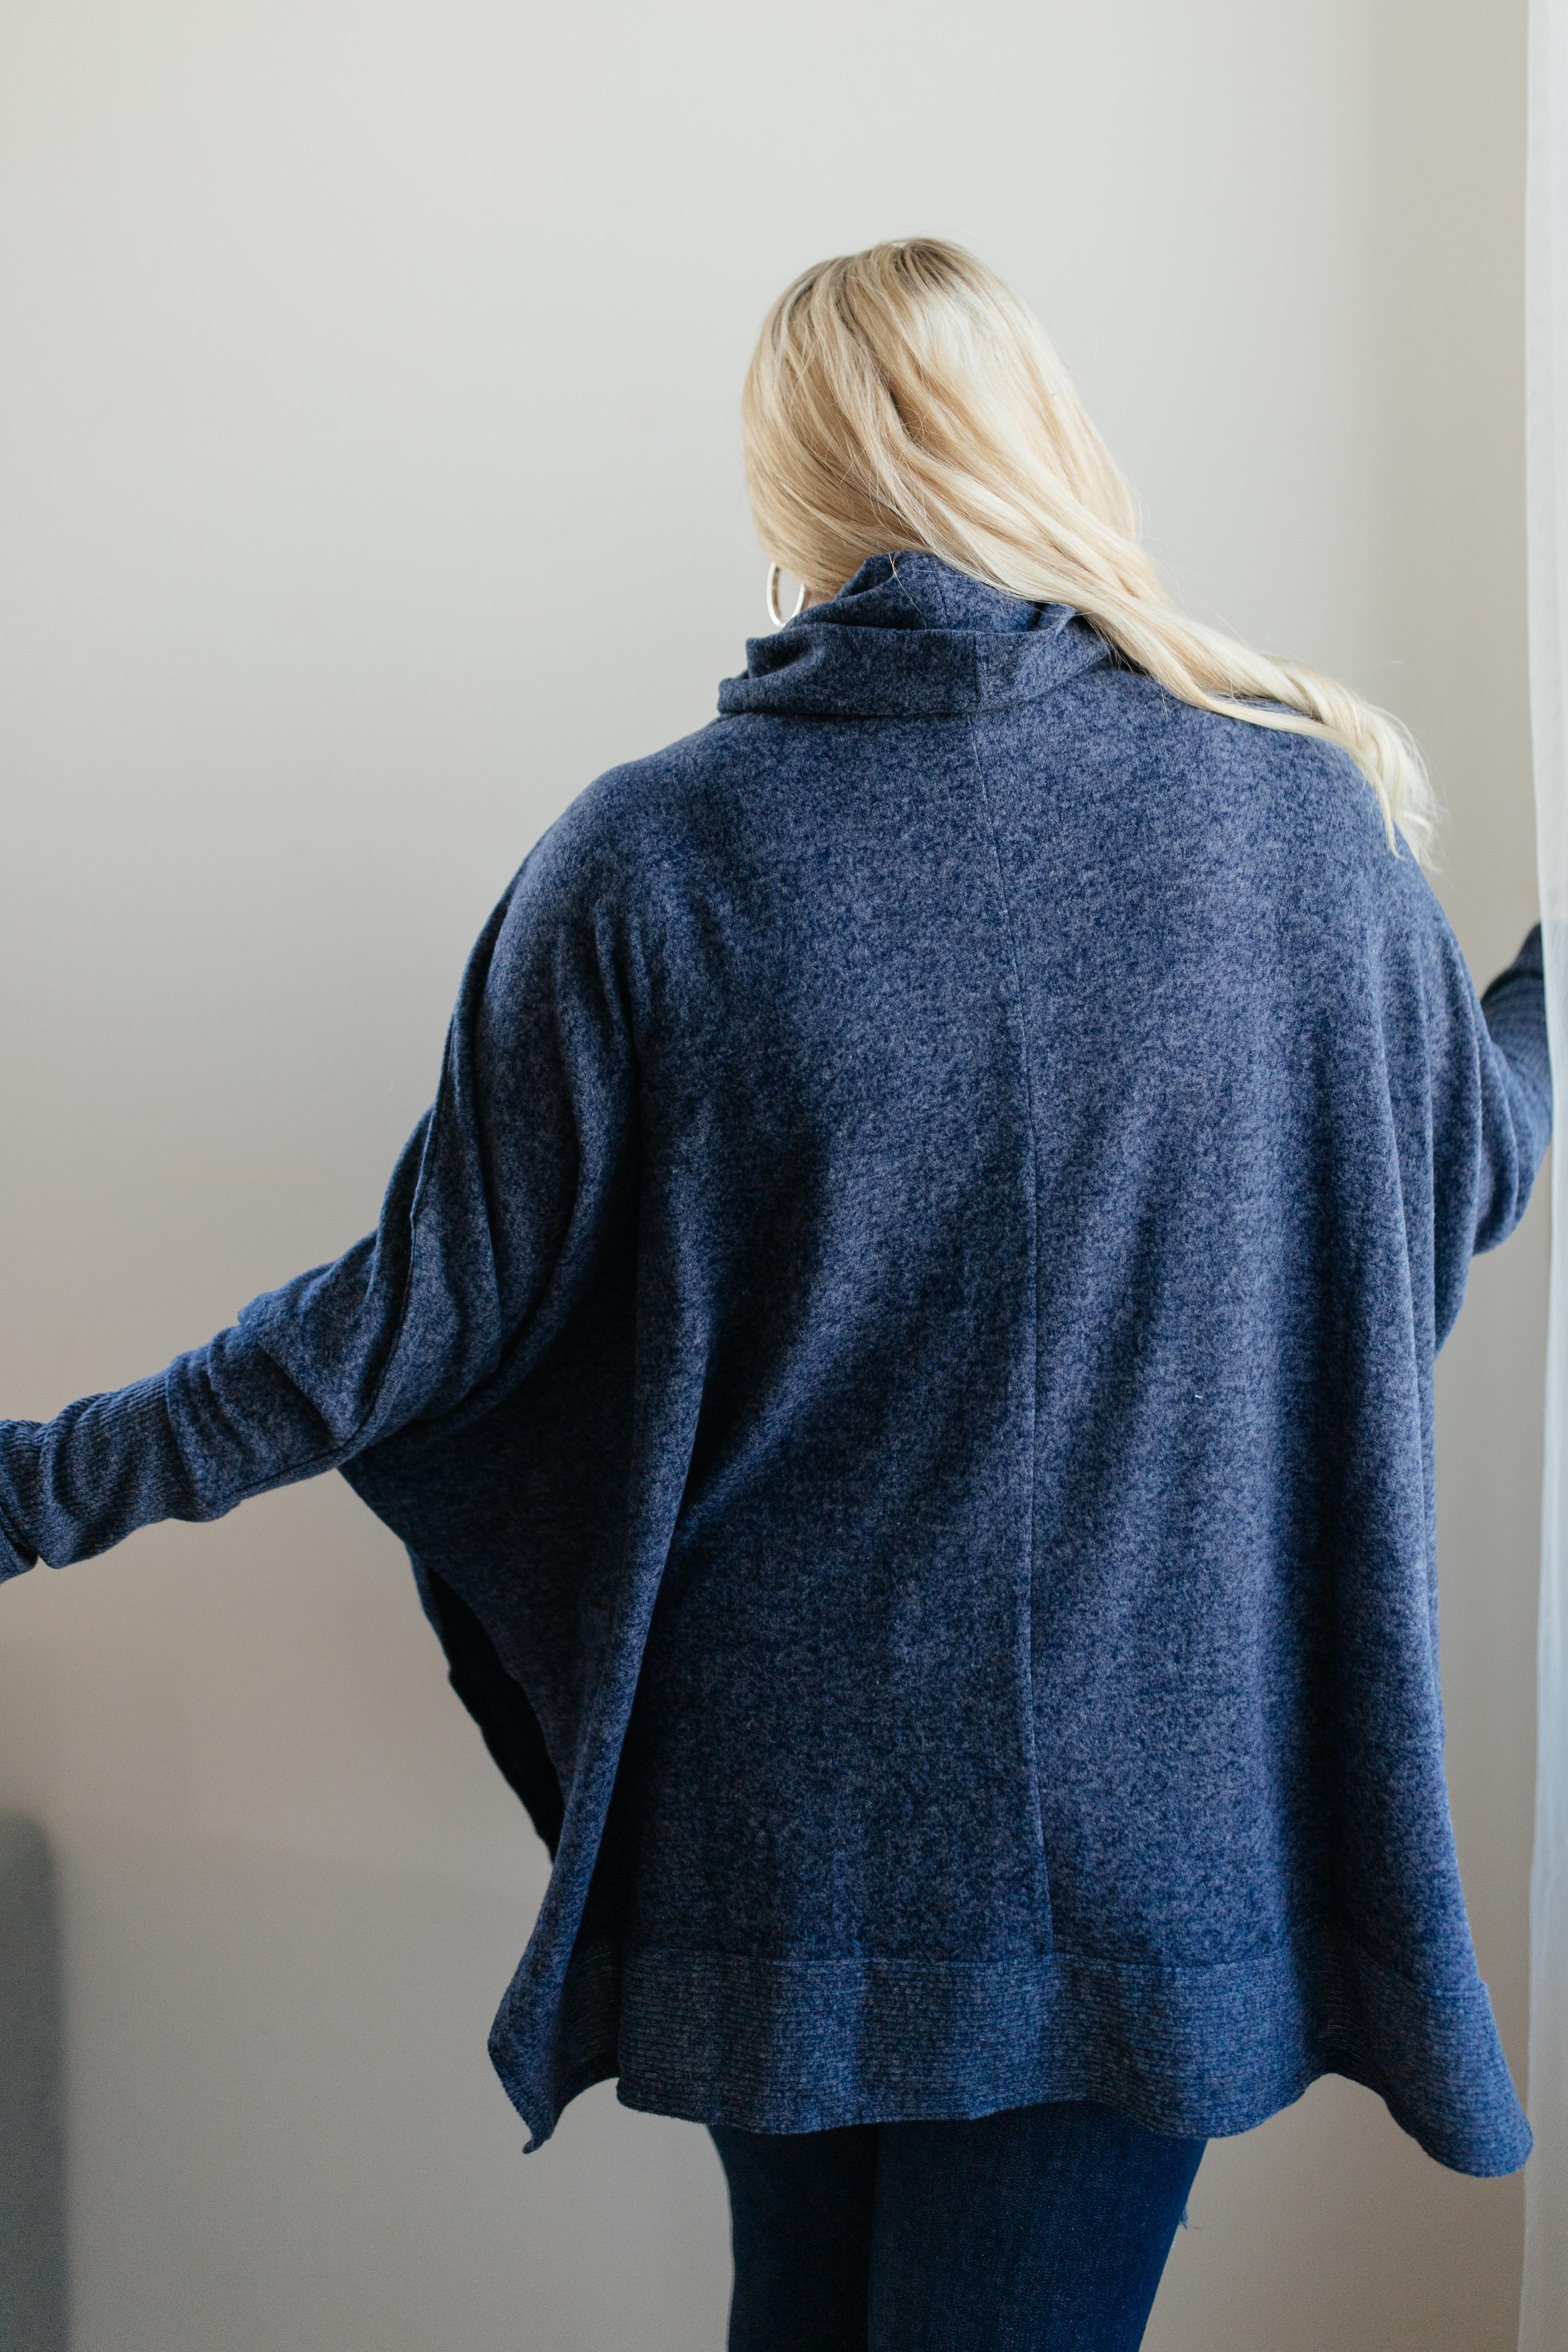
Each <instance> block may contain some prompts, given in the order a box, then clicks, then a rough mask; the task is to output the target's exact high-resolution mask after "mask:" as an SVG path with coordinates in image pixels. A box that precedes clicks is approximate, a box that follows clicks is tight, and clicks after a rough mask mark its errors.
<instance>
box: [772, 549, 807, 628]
mask: <svg viewBox="0 0 1568 2352" xmlns="http://www.w3.org/2000/svg"><path fill="white" fill-rule="evenodd" d="M783 572H784V565H783V564H782V563H770V564H769V566H768V618H769V620H770V621H771V622H772V623H773V626H774V628H775V629H782V628H783V627H784V622H785V620H786V619H788V620H791V621H798V620H799V618H800V616H801V614H802V613H803V612H804V611H805V581H804V580H803V581H802V582H801V583H800V594H799V595H798V596H797V597H796V598H795V611H794V612H793V613H790V614H784V613H781V612H780V611H779V580H780V578H781V576H782V574H783Z"/></svg>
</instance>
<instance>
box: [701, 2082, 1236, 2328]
mask: <svg viewBox="0 0 1568 2352" xmlns="http://www.w3.org/2000/svg"><path fill="white" fill-rule="evenodd" d="M712 2133H713V2139H714V2141H715V2144H716V2145H717V2147H718V2150H719V2155H720V2158H721V2162H722V2164H723V2167H724V2172H725V2177H726V2179H728V2181H729V2184H730V2212H731V2225H732V2231H733V2241H734V2249H735V2294H734V2301H733V2304H732V2305H731V2312H730V2352H1135V2347H1137V2346H1138V2345H1139V2344H1141V2343H1142V2340H1143V2330H1144V2327H1145V2326H1146V2324H1147V2322H1148V2317H1149V2313H1150V2309H1151V2307H1152V2304H1153V2301H1154V2294H1155V2290H1156V2289H1157V2287H1158V2286H1159V2284H1160V2273H1161V2272H1162V2271H1163V2269H1164V2267H1165V2258H1166V2256H1167V2255H1168V2254H1169V2252H1170V2251H1171V2242H1172V2240H1173V2237H1174V2236H1175V2233H1176V2224H1177V2222H1178V2221H1181V2220H1182V2219H1184V2213H1183V2208H1184V2205H1185V2203H1186V2198H1187V2191H1188V2190H1189V2189H1190V2188H1191V2187H1192V2184H1193V2179H1194V2175H1195V2173H1196V2171H1197V2168H1198V2164H1199V2162H1200V2160H1201V2158H1202V2156H1203V2152H1204V2148H1205V2145H1206V2142H1205V2141H1203V2140H1201V2139H1176V2138H1173V2137H1170V2136H1169V2135H1167V2134H1166V2133H1163V2132H1153V2131H1149V2130H1147V2129H1146V2128H1145V2127H1144V2126H1143V2125H1142V2124H1137V2123H1134V2122H1132V2120H1131V2117H1129V2116H1121V2115H1117V2114H1115V2113H1113V2112H1112V2110H1111V2109H1110V2108H1109V2107H1101V2106H1095V2105H1091V2104H1090V2103H1089V2101H1088V2100H1084V2099H1070V2100H1057V2101H1053V2102H1052V2103H1051V2104H1050V2105H1046V2106H1037V2107H1012V2108H1008V2109H1006V2110H1005V2111H1004V2112H1003V2113H1002V2114H1000V2115H992V2116H979V2117H977V2118H976V2119H974V2120H973V2121H972V2122H963V2123H900V2124H851V2125H848V2126H846V2127H844V2128H842V2129H840V2130H837V2131H819V2132H789V2133H780V2132H749V2131H737V2130H735V2129H734V2128H733V2127H732V2126H729V2125H715V2126H713V2127H712Z"/></svg>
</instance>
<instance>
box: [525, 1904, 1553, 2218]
mask: <svg viewBox="0 0 1568 2352" xmlns="http://www.w3.org/2000/svg"><path fill="white" fill-rule="evenodd" d="M528 2022H529V2021H527V2020H526V2018H525V2017H524V2016H520V2015H519V2013H518V2011H517V2009H516V2008H514V2007H513V2006H512V2005H511V2004H510V2003H509V2004H508V2007H507V2008H506V2009H504V2010H503V2011H502V2014H501V2017H500V2018H499V2019H498V2020H497V2025H496V2032H495V2035H494V2036H493V2037H492V2041H491V2052H492V2054H493V2056H494V2058H495V2061H496V2063H497V2066H498V2068H499V2069H500V2074H501V2075H502V2079H503V2080H504V2081H505V2082H506V2083H507V2086H508V2089H509V2090H510V2093H511V2095H512V2097H513V2099H514V2101H515V2102H516V2104H517V2105H518V2106H519V2107H520V2109H521V2112H522V2113H523V2114H524V2116H526V2117H527V2119H528V2120H529V2122H530V2123H531V2126H532V2127H533V2130H534V2133H535V2136H536V2140H538V2141H542V2140H543V2139H545V2138H547V2137H549V2134H550V2131H551V2130H552V2128H553V2126H554V2122H555V2117H556V2115H557V2114H558V2113H559V2111H560V2109H561V2107H563V2106H564V2105H565V2104H566V2102H567V2101H568V2100H569V2099H571V2098H573V2097H574V2096H575V2095H576V2093H577V2092H578V2091H580V2090H583V2089H585V2088H586V2087H587V2085H588V2084H590V2083H593V2082H598V2081H601V2080H603V2079H604V2078H605V2077H606V2076H609V2075H614V2074H618V2075H619V2077H620V2089H619V2096H620V2098H621V2100H622V2102H623V2103H624V2104H625V2105H627V2106H630V2107H638V2108H644V2109H647V2110H648V2111H649V2112H651V2113H653V2114H655V2115H666V2116H684V2117H687V2118H688V2119H689V2120H690V2121H692V2122H695V2123H707V2124H711V2123H724V2124H733V2125H738V2126H742V2128H745V2129H749V2130H752V2131H773V2132H792V2131H820V2130H825V2129H827V2128H830V2127H831V2126H836V2125H840V2124H852V2123H893V2122H901V2121H910V2120H915V2119H925V2120H937V2119H956V2118H958V2117H962V2116H979V2115H988V2114H991V2113H993V2112H994V2111H995V2110H997V2109H999V2108H1003V2107H1015V2106H1030V2105H1035V2104H1037V2102H1040V2101H1044V2100H1047V2099H1095V2100H1098V2101H1100V2103H1101V2104H1102V2105H1107V2106H1110V2107H1115V2108H1119V2109H1120V2110H1121V2112H1122V2113H1123V2114H1126V2115H1130V2116H1133V2117H1134V2118H1135V2119H1136V2120H1137V2121H1138V2122H1140V2123H1142V2124H1146V2125H1148V2126H1150V2127H1151V2128H1152V2129H1153V2130H1156V2131H1163V2132H1173V2133H1178V2134H1181V2135H1182V2136H1183V2137H1192V2138H1203V2139H1209V2138H1218V2137H1226V2135H1228V2134H1231V2133H1234V2132H1243V2131H1250V2130H1251V2129H1252V2127H1253V2126H1255V2125H1257V2124H1260V2123H1262V2122H1263V2121H1264V2120H1265V2119H1266V2118H1267V2117H1268V2116H1271V2115H1274V2114H1276V2113H1277V2112H1278V2110H1279V2108H1281V2107H1285V2106H1289V2105H1290V2104H1291V2102H1292V2101H1293V2100H1296V2099H1298V2098H1300V2095H1301V2094H1302V2092H1303V2091H1305V2090H1306V2089H1307V2087H1308V2085H1309V2084H1310V2083H1312V2082H1314V2081H1315V2080H1316V2079H1317V2077H1318V2076H1319V2075H1321V2074H1345V2075H1349V2076H1350V2077H1351V2078H1352V2080H1353V2081H1356V2082H1360V2083H1363V2084H1367V2085H1368V2087H1369V2088H1371V2089H1372V2090H1373V2091H1376V2092H1377V2093H1378V2094H1379V2095H1381V2096H1382V2097H1383V2099H1384V2101H1385V2103H1386V2105H1387V2106H1388V2108H1389V2111H1390V2113H1391V2114H1392V2115H1393V2116H1394V2120H1395V2121H1396V2122H1397V2123H1399V2124H1400V2125H1402V2126H1403V2127H1404V2128H1405V2130H1406V2131H1407V2132H1409V2133H1410V2134H1411V2136H1412V2137H1413V2138H1415V2140H1417V2141H1418V2142H1419V2144H1420V2145H1421V2147H1424V2148H1425V2149H1426V2152H1427V2154H1428V2155H1430V2156H1432V2157H1435V2158H1436V2160H1437V2162H1438V2163H1439V2164H1444V2165H1447V2166H1449V2167H1450V2168H1452V2169H1453V2170H1455V2171H1457V2172H1466V2173H1472V2174H1478V2175H1480V2176H1483V2177H1486V2176H1492V2175H1496V2174H1499V2173H1506V2172H1514V2171H1517V2170H1518V2168H1519V2167H1520V2166H1521V2164H1522V2163H1523V2162H1524V2159H1525V2158H1526V2156H1527V2155H1528V2154H1529V2152H1530V2146H1531V2137H1530V2126H1529V2125H1528V2124H1527V2123H1526V2122H1525V2119H1524V2116H1523V2113H1522V2111H1521V2107H1520V2104H1519V2100H1518V2098H1517V2096H1516V2095H1515V2093H1514V2088H1513V2084H1512V2082H1511V2080H1510V2076H1509V2072H1508V2067H1507V2063H1506V2062H1505V2061H1504V2058H1503V2054H1502V2050H1501V2046H1500V2042H1499V2041H1498V2036H1497V2029H1496V2026H1495V2024H1494V2022H1493V2020H1492V2013H1491V2004H1490V2002H1489V2000H1488V1997H1487V1990H1486V1987H1485V1985H1484V1984H1483V1983H1482V1982H1481V1981H1480V1979H1479V1978H1474V1979H1471V1981H1470V1982H1469V1984H1468V1986H1461V1987H1459V1988H1458V1989H1455V1990H1442V1991H1434V1990H1431V1989H1429V1988H1424V1987H1421V1986H1418V1985H1415V1984H1413V1983H1411V1982H1409V1981H1408V1980H1407V1979H1405V1978H1403V1977H1400V1976H1398V1975H1396V1974H1394V1972H1393V1971H1392V1970H1390V1969H1386V1968H1384V1966H1382V1964H1381V1963H1379V1962H1378V1961H1377V1960H1375V1959H1373V1958H1372V1957H1371V1956H1370V1955H1369V1954H1367V1953H1366V1952H1364V1951H1363V1950H1362V1949H1361V1948H1360V1947H1359V1946H1357V1945H1356V1944H1354V1943H1353V1942H1352V1940H1351V1939H1349V1938H1348V1937H1343V1936H1339V1935H1335V1934H1333V1933H1331V1932H1329V1931H1313V1933H1312V1935H1311V1936H1310V1937H1309V1938H1308V1939H1306V1940H1305V1941H1302V1942H1298V1943H1296V1944H1294V1945H1292V1946H1291V1947H1290V1948H1289V1950H1285V1951H1280V1952H1276V1953H1273V1954H1270V1955H1268V1956H1265V1957H1264V1958H1258V1959H1251V1960H1246V1961H1239V1962H1237V1963H1234V1964H1232V1965H1228V1966H1225V1967H1219V1968H1199V1969H1194V1968H1151V1967H1142V1966H1138V1965H1132V1964H1127V1963H1120V1962H1116V1961H1110V1960H1101V1959H1095V1958H1089V1957H1087V1956H1085V1955H1082V1954H1074V1953H1058V1954H1056V1955H1055V1956H1053V1957H1047V1958H1038V1959H1020V1960H1006V1961H995V1962H983V1963H978V1964H975V1965H973V1966H961V1965H957V1964H952V1963H945V1962H934V1961H924V1960H918V1959H837V1958H807V1957H801V1958H787V1959H758V1958H748V1957H746V1956H744V1955H741V1954H735V1953H725V1952H683V1951H676V1950H668V1949H663V1948H656V1947H651V1946H647V1945H637V1944H631V1945H618V1944H616V1942H614V1941H613V1940H612V1939H607V1938H606V1939H600V1940H596V1941H595V1943H593V1944H591V1945H589V1946H587V1947H585V1948H580V1949H579V1950H578V1951H577V1952H576V1953H575V1954H574V1958H573V1962H572V1966H571V1968H570V1969H569V1970H568V1972H567V1978H566V1984H565V1987H564V1989H563V1999H562V2002H561V2006H560V2010H559V2012H558V2021H557V2030H556V2032H554V2033H553V2034H552V2035H551V2036H550V2037H549V2038H550V2041H551V2042H552V2047H551V2050H550V2053H549V2056H548V2058H547V2059H546V2060H545V2062H544V2064H543V2066H542V2068H536V2067H535V2066H531V2065H530V2064H529V2063H528V2058H527V2055H526V2053H525V2051H524V2048H523V2047H522V2044H523V2042H525V2041H531V2040H532V2038H533V2037H532V2035H531V2033H529V2032H528ZM520 2028H521V2032H520V2031H519V2029H520ZM541 2074H543V2075H544V2076H545V2078H546V2079H547V2081H548V2089H546V2087H545V2083H544V2082H542V2081H541V2079H540V2077H541Z"/></svg>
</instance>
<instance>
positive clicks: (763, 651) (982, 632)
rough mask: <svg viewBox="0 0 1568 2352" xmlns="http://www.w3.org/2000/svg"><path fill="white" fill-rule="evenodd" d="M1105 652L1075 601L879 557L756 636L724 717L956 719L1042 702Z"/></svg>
mask: <svg viewBox="0 0 1568 2352" xmlns="http://www.w3.org/2000/svg"><path fill="white" fill-rule="evenodd" d="M1108 658H1109V655H1108V649H1107V647H1106V645H1105V642H1104V640H1103V639H1102V638H1101V637H1100V636H1099V635H1097V634H1096V632H1095V631H1094V630H1093V629H1092V628H1090V627H1089V624H1088V622H1086V621H1085V620H1084V619H1083V618H1082V617H1081V616H1080V615H1079V614H1077V613H1075V612H1074V610H1073V608H1072V606H1071V605H1070V604H1027V603H1026V602H1025V601H1024V599H1023V598H1022V597H1018V596H1012V595H1009V594H1008V593H1006V592H1005V590H1004V589H1001V588H992V587H988V586H987V585H986V584H985V583H984V581H980V580H973V579H971V578H970V576H969V574H968V573H967V572H958V571H955V570H954V568H953V566H952V564H951V563H943V562H942V561H941V559H940V557H938V556H934V555H926V554H896V555H873V556H870V557H868V560H867V561H866V562H864V563H863V564H862V565H861V566H860V569H859V571H858V572H857V573H856V574H855V577H854V578H853V579H852V580H849V581H847V582H846V583H845V584H844V586H843V587H842V588H841V589H840V590H839V592H838V593H837V596H835V597H834V598H833V599H832V601H831V602H830V603H828V604H813V605H811V606H810V607H809V609H808V610H807V611H805V612H804V613H803V614H801V615H800V617H799V619H798V620H795V621H789V622H786V624H785V625H784V627H783V628H782V629H780V630H778V631H777V632H776V634H775V635H773V636H768V637H749V638H748V639H747V641H746V668H745V673H744V675H743V676H742V677H727V678H725V679H724V681H723V683H722V684H721V687H720V688H719V709H720V710H721V712H722V713H724V714H725V715H726V716H731V715H734V714H736V713H739V712H742V711H745V712H755V711H769V712H779V713H782V714H785V715H788V716H792V717H793V716H799V717H805V716H816V717H821V718H832V719H929V718H936V717H942V716H952V717H960V716H963V714H965V713H973V712H976V711H982V710H996V709H1006V708H1007V707H1008V706H1009V705H1011V704H1016V703H1020V702H1034V701H1037V700H1038V699H1039V698H1040V697H1041V696H1042V695H1047V694H1049V693H1051V692H1052V691H1053V689H1054V688H1057V687H1058V686H1060V685H1061V684H1062V683H1063V681H1064V680H1065V679H1067V678H1069V677H1075V676H1076V675H1077V674H1078V673H1079V671H1080V670H1084V669H1088V668H1090V667H1093V665H1094V664H1095V663H1097V662H1101V661H1104V660H1106V659H1108Z"/></svg>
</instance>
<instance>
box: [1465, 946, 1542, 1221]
mask: <svg viewBox="0 0 1568 2352" xmlns="http://www.w3.org/2000/svg"><path fill="white" fill-rule="evenodd" d="M1480 1006H1481V1012H1482V1014H1483V1016H1484V1021H1485V1031H1484V1036H1483V1039H1482V1041H1481V1043H1482V1051H1483V1056H1484V1058H1485V1061H1486V1063H1487V1066H1486V1067H1485V1069H1484V1070H1483V1083H1482V1089H1481V1103H1482V1118H1481V1159H1482V1181H1481V1185H1480V1191H1479V1199H1478V1202H1477V1217H1476V1229H1475V1241H1474V1247H1475V1248H1476V1249H1478V1250H1484V1249H1493V1248H1495V1247H1496V1246H1497V1244H1498V1243H1499V1242H1501V1241H1505V1240H1506V1239H1507V1237H1508V1235H1509V1234H1510V1233H1511V1232H1512V1231H1513V1229H1514V1227H1515V1226H1516V1225H1517V1224H1518V1223H1519V1221H1520V1219H1521V1217H1522V1216H1523V1214H1524V1212H1525V1209H1526V1207H1527V1206H1528V1204H1529V1201H1530V1195H1531V1188H1532V1186H1533V1184H1534V1181H1535V1176H1536V1171H1537V1170H1538V1169H1539V1168H1540V1166H1541V1162H1542V1160H1543V1159H1544V1158H1545V1156H1546V1147H1547V1145H1548V1144H1549V1143H1550V1142H1551V1140H1552V1058H1551V1053H1550V1049H1549V1047H1548V1044H1547V1031H1546V981H1545V966H1544V961H1543V951H1542V938H1541V925H1540V924H1539V923H1537V924H1535V925H1534V927H1533V928H1532V929H1531V930H1530V931H1529V932H1527V933H1526V935H1525V940H1524V944H1523V945H1522V947H1521V949H1520V950H1519V953H1518V955H1516V956H1515V958H1514V960H1513V961H1512V962H1511V963H1510V965H1509V967H1508V969H1507V971H1500V972H1499V974H1498V976H1497V978H1496V979H1495V980H1494V981H1493V982H1491V984H1490V985H1489V988H1488V989H1487V990H1486V992H1485V993H1484V994H1483V995H1482V997H1481V1000H1480Z"/></svg>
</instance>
